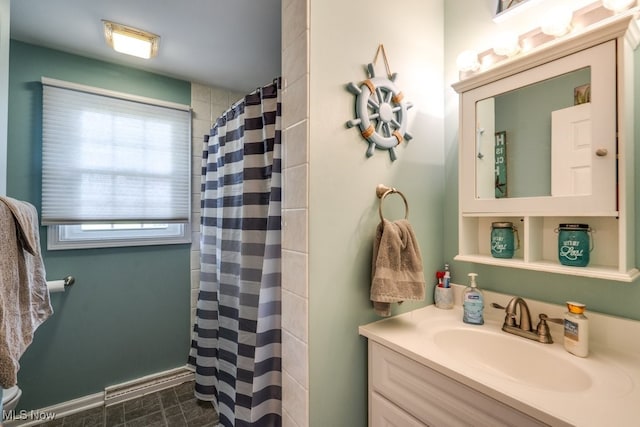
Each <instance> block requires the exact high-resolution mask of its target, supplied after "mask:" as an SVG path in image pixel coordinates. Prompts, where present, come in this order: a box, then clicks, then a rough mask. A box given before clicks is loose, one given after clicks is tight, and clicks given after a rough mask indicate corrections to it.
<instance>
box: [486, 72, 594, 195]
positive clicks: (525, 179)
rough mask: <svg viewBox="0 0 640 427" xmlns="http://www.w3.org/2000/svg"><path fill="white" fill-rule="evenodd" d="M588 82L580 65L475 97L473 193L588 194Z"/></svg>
mask: <svg viewBox="0 0 640 427" xmlns="http://www.w3.org/2000/svg"><path fill="white" fill-rule="evenodd" d="M590 88H591V67H584V68H580V69H577V70H575V71H572V72H568V73H565V74H562V75H559V76H555V77H553V78H549V79H546V80H544V81H540V82H537V83H534V84H530V85H527V86H523V87H518V88H516V89H514V90H511V91H508V92H504V93H500V94H498V95H496V96H492V97H489V98H485V99H482V100H479V101H478V102H476V107H475V108H476V122H477V123H476V125H477V126H476V156H475V157H476V158H475V166H476V167H475V170H476V198H478V199H497V198H520V197H545V196H558V195H564V196H572V195H583V194H591V173H590V169H591V157H590V156H589V155H588V152H589V151H590V148H591V142H590V141H591V133H592V132H591V120H590ZM585 152H586V153H587V155H584V153H585ZM569 159H572V161H569ZM576 159H577V160H576Z"/></svg>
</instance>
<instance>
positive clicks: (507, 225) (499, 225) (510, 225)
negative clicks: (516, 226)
mask: <svg viewBox="0 0 640 427" xmlns="http://www.w3.org/2000/svg"><path fill="white" fill-rule="evenodd" d="M491 227H493V228H513V223H512V222H506V221H504V222H492V223H491Z"/></svg>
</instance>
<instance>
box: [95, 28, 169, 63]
mask: <svg viewBox="0 0 640 427" xmlns="http://www.w3.org/2000/svg"><path fill="white" fill-rule="evenodd" d="M102 23H103V25H104V38H105V40H106V42H107V44H108V45H109V46H110V47H112V48H113V50H115V51H116V52H120V53H124V54H127V55H132V56H137V57H138V58H144V59H149V58H152V57H154V56H156V55H157V54H158V44H159V42H160V36H158V35H156V34H153V33H150V32H148V31H144V30H139V29H137V28H133V27H129V26H126V25H122V24H117V23H115V22H111V21H107V20H102Z"/></svg>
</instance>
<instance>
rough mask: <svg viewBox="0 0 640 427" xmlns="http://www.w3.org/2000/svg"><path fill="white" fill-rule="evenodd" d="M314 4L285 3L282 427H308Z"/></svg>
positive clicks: (303, 1) (291, 0) (296, 0)
mask: <svg viewBox="0 0 640 427" xmlns="http://www.w3.org/2000/svg"><path fill="white" fill-rule="evenodd" d="M308 11H309V5H308V0H283V2H282V77H283V82H284V91H283V102H282V115H283V117H282V123H283V129H284V131H283V196H282V197H283V203H282V206H283V209H282V222H283V227H282V371H283V373H282V374H283V375H282V377H283V378H282V409H283V411H282V425H283V426H284V427H307V426H308V425H309V346H308V343H309V340H308V335H309V325H308V318H309V304H308V303H309V293H308V286H309V277H308V271H309V268H308V265H309V245H308V235H309V231H308V230H309V226H308V217H309V215H308V213H309V197H308V192H309V191H308V189H309V154H308V153H309V151H308V144H309V126H308V119H309V13H308Z"/></svg>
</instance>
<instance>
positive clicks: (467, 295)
mask: <svg viewBox="0 0 640 427" xmlns="http://www.w3.org/2000/svg"><path fill="white" fill-rule="evenodd" d="M477 276H478V274H477V273H469V286H467V288H466V289H465V290H464V293H463V294H462V308H463V315H462V321H463V322H464V323H469V324H472V325H482V324H484V317H483V315H482V311H483V309H484V297H483V295H482V292H481V291H480V289H478V284H477V283H476V277H477Z"/></svg>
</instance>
